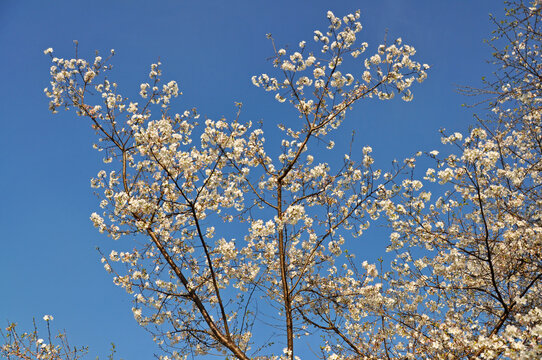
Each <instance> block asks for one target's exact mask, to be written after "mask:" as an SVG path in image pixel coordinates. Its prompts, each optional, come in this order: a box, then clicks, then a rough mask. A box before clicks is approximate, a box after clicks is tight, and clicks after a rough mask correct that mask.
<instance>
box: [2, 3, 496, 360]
mask: <svg viewBox="0 0 542 360" xmlns="http://www.w3.org/2000/svg"><path fill="white" fill-rule="evenodd" d="M358 8H359V9H361V11H362V17H361V21H362V24H363V26H364V30H363V31H362V32H361V35H360V37H361V38H362V39H363V41H367V42H368V43H369V45H370V51H369V52H371V50H374V49H375V48H376V46H377V45H378V44H379V43H380V42H381V41H382V40H383V38H384V35H385V32H386V29H387V30H388V34H389V35H388V36H389V37H390V39H394V38H396V37H398V36H401V37H402V38H403V41H404V42H405V43H407V44H411V45H413V46H415V47H416V49H417V51H418V52H417V55H416V58H415V59H416V60H418V61H421V62H425V63H428V64H430V65H432V67H433V68H432V69H431V70H430V72H429V77H428V79H427V80H426V82H425V83H423V84H422V85H421V86H416V87H415V88H414V89H413V90H414V94H415V95H414V101H413V102H411V103H403V102H401V101H398V100H397V101H392V102H386V103H376V102H369V103H366V104H358V105H357V106H356V107H355V111H354V112H353V113H352V114H351V116H350V118H348V119H347V121H346V123H345V127H344V130H343V131H344V134H349V133H350V131H351V130H352V129H356V134H357V138H356V141H357V143H358V144H369V145H371V146H372V147H373V148H374V151H375V154H376V157H377V161H380V166H382V167H384V168H385V167H386V166H388V164H389V161H390V160H391V159H393V158H399V159H400V158H404V157H406V156H409V155H411V154H412V153H414V152H416V151H417V150H426V151H430V150H432V149H434V148H436V147H438V144H439V134H438V129H440V128H443V127H444V128H447V129H449V130H453V131H455V130H465V129H466V128H467V127H468V125H469V124H470V123H472V111H470V110H467V109H465V108H462V107H461V106H460V105H461V104H462V103H463V102H466V101H468V99H465V98H463V97H462V96H460V95H458V94H457V93H456V85H474V86H476V85H479V84H480V78H481V77H482V76H483V75H490V73H491V70H492V69H491V67H490V66H489V65H488V64H487V63H486V60H488V59H490V55H491V52H490V49H489V48H488V46H486V45H485V44H483V41H482V40H483V39H484V38H488V37H489V34H490V31H491V29H492V26H491V23H490V21H489V18H488V14H489V13H490V12H492V13H494V14H498V15H501V14H502V13H503V10H502V8H503V4H502V2H501V1H495V0H477V1H472V0H454V1H444V0H410V1H406V0H380V1H374V0H357V1H350V0H345V1H334V2H331V1H323V0H312V1H292V0H288V1H285V0H274V1H261V0H244V1H235V0H230V1H224V0H212V1H205V0H201V1H196V0H192V1H188V0H177V1H161V0H156V1H142V0H130V1H128V0H115V1H111V0H108V1H104V0H93V1H79V0H70V1H67V0H61V1H41V0H29V1H17V0H0V49H2V53H3V55H2V56H1V57H0V68H2V69H3V74H2V84H1V86H0V119H1V122H2V123H1V130H0V147H1V154H2V155H1V159H2V160H1V166H0V175H1V176H0V195H1V205H0V229H1V235H0V240H1V242H2V247H1V250H0V271H1V274H2V275H1V276H0V289H1V294H2V295H1V296H0V324H1V325H2V327H4V325H5V324H7V320H10V321H17V322H18V323H19V324H20V325H21V326H22V327H27V328H28V327H29V326H30V324H31V320H32V317H33V316H35V317H36V318H38V319H40V321H41V317H42V316H43V315H44V314H52V315H53V316H54V317H55V320H54V324H55V326H56V327H58V328H62V329H66V330H67V331H68V333H69V336H70V339H71V342H72V344H86V345H88V346H90V348H91V354H92V355H94V356H95V355H101V356H103V355H105V354H106V353H107V349H108V348H109V343H110V342H115V343H116V345H117V348H118V354H119V355H120V356H122V357H124V358H125V359H150V358H152V354H153V353H154V352H155V350H156V348H155V347H154V344H153V342H152V341H151V338H150V336H148V334H147V333H146V332H145V331H144V330H143V329H141V328H139V327H138V326H137V325H136V322H135V320H134V319H133V316H132V312H131V310H130V309H131V298H130V296H129V295H127V294H126V293H125V292H124V291H123V290H122V289H119V288H117V287H115V286H114V285H113V283H112V280H111V277H110V275H109V274H107V273H106V272H105V271H104V270H103V267H102V265H101V264H100V262H99V258H100V256H99V255H98V253H97V252H96V250H95V247H96V246H100V247H102V248H105V249H108V248H110V247H111V243H112V240H110V239H109V238H106V237H105V236H101V235H100V234H98V233H97V232H96V231H95V230H94V228H93V227H92V224H91V222H90V220H89V216H90V214H91V213H92V212H93V211H95V210H96V209H97V208H98V206H97V203H98V202H97V199H96V198H95V197H94V196H93V194H92V191H91V188H90V186H89V185H90V183H89V179H90V178H91V177H92V176H94V175H95V174H96V173H97V172H98V170H99V169H100V158H99V156H98V154H97V153H96V152H95V151H93V150H92V148H91V144H92V141H93V135H94V133H93V131H91V129H90V128H89V124H88V123H87V122H86V121H84V119H82V118H75V117H74V116H73V114H72V113H63V112H61V113H60V114H59V115H57V116H53V115H52V114H50V113H49V112H48V109H47V103H48V100H47V99H46V98H45V96H44V95H43V88H44V87H46V86H48V81H49V79H48V69H49V66H50V63H49V58H48V57H47V56H45V55H43V50H44V49H46V48H48V47H53V48H54V49H55V54H56V55H57V56H59V57H65V58H66V57H71V56H72V55H73V43H72V41H73V40H74V39H77V40H78V41H79V44H80V51H81V53H82V55H84V56H89V55H92V54H93V51H94V50H96V49H97V50H100V51H102V52H103V53H107V52H108V51H109V49H111V48H114V49H115V50H116V53H117V55H116V56H115V58H114V61H113V63H114V64H115V66H116V70H115V72H114V74H115V75H114V76H115V80H116V81H117V82H118V83H119V84H120V86H121V89H123V92H124V93H125V94H131V95H135V94H136V93H137V92H138V84H139V83H140V82H142V81H147V80H146V79H147V74H148V66H149V65H150V63H152V62H155V61H156V60H157V59H158V58H160V60H161V61H162V63H163V64H164V67H163V69H164V78H166V79H175V80H177V81H178V82H179V84H180V87H181V90H182V91H183V92H184V95H183V96H182V97H181V98H179V103H180V104H181V107H180V108H183V107H186V108H190V107H192V106H196V107H198V109H199V111H200V113H202V114H204V115H206V116H208V117H210V118H217V117H219V116H222V115H224V116H226V117H228V118H231V117H232V115H233V114H234V111H235V109H234V108H233V102H234V101H241V102H243V103H244V112H243V117H242V119H243V120H253V121H258V120H260V119H262V120H263V121H264V124H270V123H271V124H272V123H276V122H278V121H279V120H280V119H281V117H282V116H285V114H291V113H290V112H288V111H284V109H285V107H287V104H278V103H277V102H276V101H275V100H274V99H273V98H272V96H271V95H270V94H269V93H265V92H263V91H262V90H261V89H257V88H254V87H253V86H252V84H251V82H250V77H251V76H252V75H256V74H259V73H261V72H271V64H270V62H269V61H267V60H266V59H267V58H268V57H269V56H270V55H271V54H272V48H271V45H270V43H269V41H268V40H266V38H265V34H266V33H272V34H273V36H274V38H275V40H276V42H277V44H279V46H284V45H288V44H290V45H292V46H296V44H297V43H298V42H299V41H300V40H307V41H309V40H311V39H312V32H313V30H316V29H324V28H325V26H326V19H325V13H326V11H327V10H332V11H333V12H334V13H335V14H336V15H341V16H342V15H344V14H346V13H348V12H352V11H354V10H356V9H358ZM348 136H349V135H348ZM384 237H385V236H384ZM385 240H386V239H385V238H384V239H382V240H381V241H382V242H385ZM114 245H116V244H114ZM376 255H377V254H376ZM376 255H375V254H374V253H371V254H367V256H368V257H374V256H376ZM89 358H93V357H89ZM307 358H308V357H307Z"/></svg>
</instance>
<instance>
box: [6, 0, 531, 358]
mask: <svg viewBox="0 0 542 360" xmlns="http://www.w3.org/2000/svg"><path fill="white" fill-rule="evenodd" d="M508 7H509V9H508V10H507V17H506V20H505V21H504V22H502V23H501V22H498V21H496V26H497V29H496V32H495V38H494V41H493V43H492V44H493V46H494V47H495V55H494V61H495V63H496V65H498V70H497V77H496V82H494V83H492V82H488V83H487V85H488V87H487V88H486V89H484V90H473V89H466V91H467V92H468V93H469V94H476V95H478V96H485V98H484V99H486V98H487V101H488V103H489V104H490V109H491V111H492V114H493V115H492V116H491V117H489V116H488V117H487V118H484V119H479V121H478V124H477V126H476V127H474V128H473V129H472V130H471V132H470V133H469V134H467V135H465V136H463V135H462V134H460V133H454V134H452V135H449V136H448V135H445V136H444V137H443V138H442V140H443V143H445V144H450V145H451V146H450V147H451V149H450V150H449V155H447V156H439V153H438V152H437V151H432V152H430V153H428V154H427V156H428V157H429V158H430V159H432V160H433V161H434V162H435V166H434V167H433V168H430V169H427V170H426V171H421V170H418V168H420V167H421V166H420V165H418V166H417V165H416V158H415V157H414V158H408V159H406V160H405V161H404V162H401V163H395V164H394V166H392V167H391V169H389V170H381V169H379V168H377V167H376V166H375V164H374V160H373V157H372V156H371V152H372V149H371V148H370V147H369V146H366V147H364V148H363V150H362V154H361V156H360V158H359V159H354V156H353V155H352V154H351V153H350V154H344V153H341V154H337V153H336V150H334V144H335V143H334V141H333V140H334V139H335V140H337V138H336V134H337V129H338V128H340V126H341V123H342V122H343V121H347V120H348V119H347V117H346V114H347V112H348V110H349V109H350V108H351V107H352V106H353V105H354V104H355V103H356V102H359V101H363V100H364V99H367V98H378V99H381V100H390V99H393V98H394V97H395V96H396V95H397V96H398V97H400V98H402V99H403V100H405V101H409V100H411V99H412V96H413V94H412V93H411V90H410V87H411V86H412V85H413V84H414V83H416V82H422V81H423V80H424V79H425V78H426V76H427V74H426V70H428V68H429V66H427V65H425V64H421V63H419V62H417V61H414V60H413V59H412V57H413V56H414V55H415V49H414V48H413V47H412V46H409V45H406V44H403V42H402V40H401V39H397V40H396V41H394V42H393V43H392V44H384V45H380V46H378V47H377V48H376V50H375V52H374V53H370V54H369V55H366V54H367V52H368V49H369V47H368V44H367V43H359V41H358V39H357V37H358V33H359V32H360V31H361V28H362V26H361V24H360V23H359V17H360V16H359V12H356V13H354V14H348V15H346V16H344V17H343V18H339V17H337V16H335V15H334V14H333V13H331V12H328V14H327V18H328V20H329V27H328V28H327V30H326V31H325V32H320V31H315V32H314V42H310V43H307V42H305V41H302V42H300V43H299V46H298V48H296V49H295V50H292V51H286V50H285V49H282V48H278V47H276V46H275V43H274V40H273V39H272V38H271V37H270V39H271V41H272V45H273V49H274V58H273V69H272V74H271V75H267V74H261V75H259V76H254V77H253V78H252V82H253V84H254V85H255V86H257V87H260V88H263V89H264V90H265V91H268V92H271V93H272V94H273V95H274V97H275V98H276V100H277V101H278V102H280V103H286V104H290V105H291V106H293V107H294V108H295V110H296V112H297V115H298V116H294V117H293V118H292V119H289V120H285V121H284V123H283V124H278V126H279V129H280V131H281V132H282V134H283V136H282V138H281V139H280V140H278V142H277V140H276V139H270V140H269V141H267V140H266V138H265V137H264V133H263V129H262V128H261V127H257V126H254V125H253V124H252V123H251V122H246V123H243V122H241V120H240V114H241V106H242V105H241V104H238V108H239V111H238V113H237V117H236V118H234V119H232V120H227V119H220V120H211V119H202V118H201V117H200V115H199V113H198V111H197V110H196V109H189V110H186V111H184V112H183V111H181V112H179V113H176V112H175V111H174V105H173V104H174V101H175V98H176V97H177V96H178V95H179V94H180V90H179V88H178V86H177V83H176V82H175V81H169V82H164V81H162V80H161V76H162V71H161V68H160V65H161V64H160V63H156V64H153V65H151V70H150V73H149V78H150V81H149V82H146V83H143V84H141V86H140V89H139V90H140V92H139V98H138V99H137V100H136V99H129V98H128V97H126V96H125V95H123V94H121V93H120V91H119V89H118V86H117V84H116V83H114V82H113V81H112V80H110V79H109V78H108V76H107V73H108V71H109V70H110V69H111V58H112V56H113V54H114V53H113V51H111V54H110V55H109V56H107V57H106V58H103V57H101V56H96V57H95V58H94V59H93V60H91V61H88V60H85V59H81V58H79V57H78V56H77V54H76V57H75V58H73V59H62V58H57V57H54V56H53V50H52V49H47V50H46V51H45V53H47V54H50V55H51V58H52V62H53V66H52V67H51V79H52V80H51V86H50V87H49V88H47V89H46V90H45V92H46V95H47V96H48V97H49V98H50V99H51V101H50V109H51V110H52V111H53V112H56V111H57V110H58V109H62V108H64V109H67V110H73V111H75V113H76V114H77V115H79V116H82V117H85V118H87V119H88V120H89V121H90V122H91V125H92V127H93V129H94V131H95V132H96V134H97V135H98V141H97V143H96V145H95V148H96V149H97V150H98V151H101V152H102V153H103V154H104V162H105V168H104V169H103V170H100V171H99V172H98V174H97V176H96V177H95V178H94V179H92V181H91V185H92V187H93V188H95V189H97V190H98V191H99V192H100V193H101V202H100V207H101V210H100V211H99V213H98V212H96V213H93V214H92V216H91V220H92V221H93V223H94V225H95V226H96V228H97V229H98V230H99V231H100V232H102V233H106V234H108V235H109V236H110V237H111V238H113V239H115V240H120V239H122V240H121V241H125V242H131V243H133V250H131V251H122V252H118V251H111V252H110V253H109V254H104V256H103V258H102V262H103V264H104V267H105V269H106V270H107V271H108V272H110V273H112V275H113V280H114V283H115V284H116V285H118V286H121V287H123V288H124V289H125V290H126V291H127V292H128V293H129V294H131V295H132V296H133V298H134V305H133V308H132V310H133V313H134V317H135V319H136V320H137V322H138V323H139V324H140V325H141V326H143V327H145V328H146V329H148V330H149V331H150V332H151V333H152V334H153V336H154V340H155V341H156V343H157V344H158V346H159V347H160V348H161V349H162V350H163V355H161V359H164V360H165V359H184V358H185V357H186V356H187V355H189V354H196V355H206V354H209V355H212V354H215V355H220V356H224V357H227V358H236V359H291V360H293V359H298V358H299V356H300V351H299V345H298V344H300V343H301V342H302V339H303V338H309V339H311V340H313V339H314V340H318V341H319V343H318V349H316V350H315V349H312V350H313V351H314V353H313V354H312V356H313V357H318V358H322V359H329V360H338V359H456V358H457V359H474V358H480V359H490V358H491V359H493V358H525V359H527V358H529V359H531V358H532V359H534V358H539V357H540V355H542V345H541V344H542V307H541V301H542V298H541V296H540V293H541V290H542V289H541V284H540V279H541V278H542V234H541V232H542V224H541V221H542V219H541V216H542V215H541V214H542V212H541V211H540V206H541V203H542V200H541V196H540V195H541V194H540V186H541V181H542V178H541V177H540V175H539V174H540V169H541V152H542V145H541V144H542V133H541V128H540V115H541V112H540V111H541V110H539V99H540V98H541V97H540V96H539V94H538V91H540V90H539V89H540V87H541V86H542V85H541V84H542V82H541V81H540V79H541V77H540V76H542V75H541V73H540V69H539V65H538V61H539V60H538V59H539V57H540V53H539V51H540V50H539V46H540V43H541V42H540V32H539V27H540V25H539V23H540V8H539V4H533V5H530V4H529V5H525V4H524V3H522V2H514V3H510V4H508ZM502 44H504V45H507V46H501V45H502ZM350 62H353V63H354V64H355V65H356V66H354V67H353V68H354V69H361V71H359V72H358V73H353V74H351V73H346V71H344V70H343V69H344V68H346V67H348V65H347V64H348V63H350ZM360 62H361V63H360ZM343 72H345V73H343ZM322 144H323V146H322ZM325 148H327V150H328V151H330V152H332V153H333V154H334V156H335V157H336V158H338V159H340V161H337V162H335V163H334V164H328V163H326V162H323V161H319V160H318V158H319V157H321V152H322V151H323V149H325ZM277 149H280V151H279V154H276V153H277ZM275 154H276V155H275ZM417 155H418V156H422V155H423V154H422V153H419V154H417ZM419 174H421V175H419ZM378 219H381V220H386V221H387V222H388V223H389V225H390V227H391V229H392V233H391V236H390V239H391V241H390V246H389V247H388V250H389V255H393V261H392V263H391V266H387V265H386V264H385V263H384V261H381V263H380V264H378V266H377V265H376V264H371V263H368V262H367V261H364V260H363V259H358V258H357V257H355V256H354V254H353V253H352V252H351V251H349V248H350V247H351V246H350V244H351V241H352V239H353V238H356V237H359V236H362V235H363V233H364V231H365V230H367V229H368V227H369V225H370V223H371V222H374V221H377V220H378ZM258 304H265V305H258ZM46 320H47V324H49V321H50V319H46ZM34 334H35V333H34ZM7 335H8V337H7V339H8V340H10V341H8V342H7V343H6V345H4V347H3V348H2V351H3V353H4V354H6V355H11V356H17V354H19V353H21V354H22V353H23V352H21V351H25V350H24V347H23V346H21V345H20V344H22V343H23V340H24V339H30V342H29V343H33V342H34V343H37V342H39V338H38V336H37V334H35V335H30V337H28V335H25V337H24V339H23V338H21V337H20V336H18V335H17V332H16V331H15V329H14V327H11V328H8V334H7ZM270 335H271V338H270V337H269V336H270ZM61 338H62V337H61ZM262 339H263V340H262ZM275 342H276V344H275ZM313 342H314V341H313ZM49 344H52V340H51V339H50V340H49ZM277 344H278V346H279V349H278V351H277ZM35 347H36V348H37V349H38V350H37V351H41V350H40V349H42V348H45V346H42V347H40V345H35ZM49 348H51V349H52V350H51V354H53V350H54V351H57V352H58V353H59V354H60V353H61V350H62V349H63V346H62V344H60V345H59V346H57V347H55V346H53V345H51V346H49ZM21 349H22V350H21ZM29 349H31V347H29ZM55 349H56V350H55ZM17 351H19V353H17ZM44 351H45V350H44ZM68 353H70V354H71V352H70V350H69V349H68V350H66V351H65V354H68ZM29 354H30V353H29ZM34 356H36V355H34ZM36 357H37V358H40V357H38V356H36ZM41 358H51V359H57V358H58V359H68V358H70V359H71V358H77V357H75V356H74V357H68V355H62V354H60V355H56V353H54V354H53V355H51V356H50V357H41Z"/></svg>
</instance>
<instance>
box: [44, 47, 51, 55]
mask: <svg viewBox="0 0 542 360" xmlns="http://www.w3.org/2000/svg"><path fill="white" fill-rule="evenodd" d="M43 53H44V54H45V55H47V54H52V53H53V48H51V47H50V48H47V49H45V50H43Z"/></svg>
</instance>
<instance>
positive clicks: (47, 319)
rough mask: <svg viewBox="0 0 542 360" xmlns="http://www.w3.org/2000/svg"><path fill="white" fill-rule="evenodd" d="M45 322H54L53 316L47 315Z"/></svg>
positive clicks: (44, 317) (44, 318)
mask: <svg viewBox="0 0 542 360" xmlns="http://www.w3.org/2000/svg"><path fill="white" fill-rule="evenodd" d="M43 320H45V321H52V320H53V316H52V315H45V316H43Z"/></svg>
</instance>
